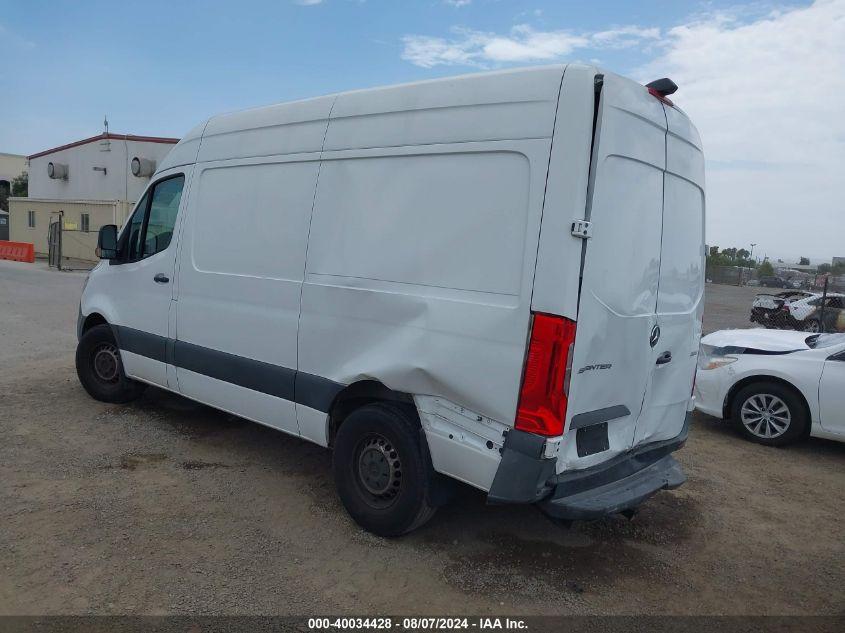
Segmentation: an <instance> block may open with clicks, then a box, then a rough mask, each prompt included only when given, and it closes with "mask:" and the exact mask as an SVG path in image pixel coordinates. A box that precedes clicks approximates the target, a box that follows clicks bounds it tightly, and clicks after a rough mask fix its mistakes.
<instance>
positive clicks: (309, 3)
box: [295, 0, 323, 7]
mask: <svg viewBox="0 0 845 633" xmlns="http://www.w3.org/2000/svg"><path fill="white" fill-rule="evenodd" d="M295 2H296V4H299V5H301V6H303V7H313V6H314V5H316V4H322V3H323V0H295Z"/></svg>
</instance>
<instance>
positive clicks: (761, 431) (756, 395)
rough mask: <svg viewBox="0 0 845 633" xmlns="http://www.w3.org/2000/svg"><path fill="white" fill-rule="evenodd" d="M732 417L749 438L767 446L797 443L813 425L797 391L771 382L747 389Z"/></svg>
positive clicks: (736, 403) (740, 396)
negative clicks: (808, 426)
mask: <svg viewBox="0 0 845 633" xmlns="http://www.w3.org/2000/svg"><path fill="white" fill-rule="evenodd" d="M731 417H732V419H733V422H734V424H735V426H736V428H737V429H738V430H739V432H740V433H742V434H743V435H744V436H745V437H746V438H748V439H749V440H751V441H753V442H757V443H759V444H765V445H767V446H785V445H787V444H793V443H795V442H797V441H798V440H800V439H802V438H803V437H804V436H805V435H806V431H807V425H808V424H809V420H808V419H807V411H806V408H805V407H804V403H803V401H802V400H801V397H800V396H799V395H798V394H797V393H796V392H795V390H794V389H792V388H790V387H788V386H786V385H783V384H780V383H776V382H768V381H765V382H758V383H754V384H751V385H748V386H747V387H744V388H743V389H742V390H741V391H740V392H739V393H738V394H737V395H736V398H734V402H733V408H732V413H731Z"/></svg>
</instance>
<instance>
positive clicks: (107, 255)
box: [97, 224, 117, 259]
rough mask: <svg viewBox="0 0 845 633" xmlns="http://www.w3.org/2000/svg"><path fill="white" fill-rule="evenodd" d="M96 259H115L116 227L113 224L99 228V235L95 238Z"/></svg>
mask: <svg viewBox="0 0 845 633" xmlns="http://www.w3.org/2000/svg"><path fill="white" fill-rule="evenodd" d="M97 257H99V258H100V259H117V226H115V225H114V224H105V225H103V226H101V227H100V234H99V235H98V236H97Z"/></svg>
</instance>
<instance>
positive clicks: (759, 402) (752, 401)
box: [740, 393, 792, 440]
mask: <svg viewBox="0 0 845 633" xmlns="http://www.w3.org/2000/svg"><path fill="white" fill-rule="evenodd" d="M740 416H741V418H742V424H743V426H745V428H746V429H748V432H749V433H751V435H753V436H755V437H759V438H761V439H765V440H771V439H774V438H776V437H780V436H781V435H783V434H784V433H786V431H787V430H788V429H789V424H790V423H791V422H792V414H791V413H790V411H789V407H788V406H787V405H786V403H785V402H784V401H783V400H781V399H780V398H778V397H777V396H775V395H772V394H768V393H758V394H755V395H753V396H751V397H750V398H748V399H747V400H746V401H745V402H743V403H742V408H741V409H740Z"/></svg>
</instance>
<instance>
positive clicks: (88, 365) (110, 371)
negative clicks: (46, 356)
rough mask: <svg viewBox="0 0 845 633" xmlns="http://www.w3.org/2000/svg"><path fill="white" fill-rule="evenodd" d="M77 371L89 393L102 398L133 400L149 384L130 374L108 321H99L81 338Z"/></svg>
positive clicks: (78, 347) (77, 351)
mask: <svg viewBox="0 0 845 633" xmlns="http://www.w3.org/2000/svg"><path fill="white" fill-rule="evenodd" d="M76 375H77V376H79V382H81V383H82V386H83V387H84V388H85V391H87V392H88V395H90V396H91V397H92V398H94V399H95V400H100V401H101V402H112V403H124V402H131V401H132V400H135V399H136V398H138V397H139V396H140V395H141V394H142V393H144V390H145V389H146V388H147V385H145V384H144V383H140V382H136V381H134V380H131V379H129V378H127V377H126V374H125V373H124V372H123V362H122V361H121V358H120V350H119V349H118V348H117V343H116V342H115V340H114V335H113V334H112V331H111V327H109V326H108V325H95V326H94V327H92V328H91V329H90V330H88V331H86V332H85V334H83V335H82V338H81V339H79V344H78V345H77V346H76Z"/></svg>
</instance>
